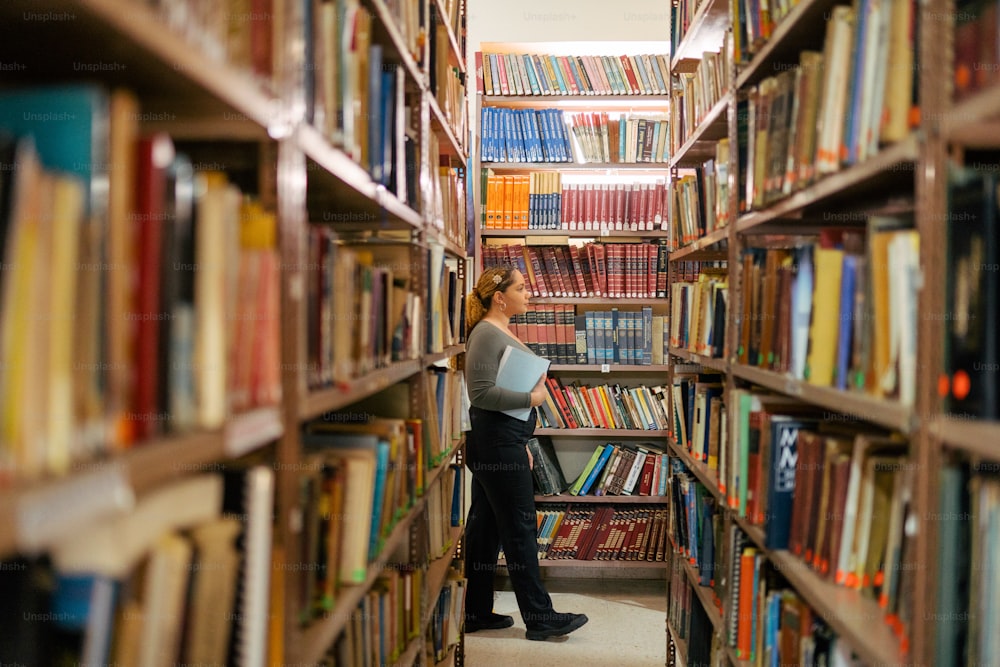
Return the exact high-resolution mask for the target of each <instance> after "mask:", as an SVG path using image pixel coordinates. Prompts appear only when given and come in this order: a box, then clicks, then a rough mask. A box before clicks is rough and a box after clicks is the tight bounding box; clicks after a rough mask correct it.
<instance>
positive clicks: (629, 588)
mask: <svg viewBox="0 0 1000 667" xmlns="http://www.w3.org/2000/svg"><path fill="white" fill-rule="evenodd" d="M546 586H547V587H548V589H549V593H550V594H551V595H552V602H553V605H554V606H555V608H556V610H557V611H567V612H573V613H578V614H579V613H583V614H586V615H587V616H588V617H589V618H590V621H589V622H588V623H587V625H585V626H583V627H582V628H580V629H579V630H577V631H576V632H574V633H572V634H570V635H567V636H566V637H559V638H557V639H549V640H547V641H528V640H527V639H525V638H524V622H523V621H522V620H521V615H520V614H519V613H518V611H517V601H516V600H515V599H514V593H513V592H511V591H510V588H509V586H508V587H507V588H506V589H505V590H502V591H501V592H500V593H499V595H498V597H497V600H496V602H495V603H494V605H493V610H494V611H495V612H497V613H498V614H510V615H512V616H513V617H514V627H512V628H506V629H504V630H489V631H482V632H477V633H475V634H471V635H466V637H465V664H466V665H468V666H469V667H561V666H563V665H565V666H567V667H569V666H572V667H580V666H581V665H587V666H589V665H595V666H596V665H601V666H602V667H603V666H605V665H628V666H629V667H662V666H663V665H664V664H666V604H667V599H666V582H665V581H663V580H659V581H657V580H641V579H640V580H628V579H605V580H601V579H549V580H548V581H546Z"/></svg>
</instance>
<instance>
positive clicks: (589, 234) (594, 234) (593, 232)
mask: <svg viewBox="0 0 1000 667" xmlns="http://www.w3.org/2000/svg"><path fill="white" fill-rule="evenodd" d="M480 236H482V237H483V238H490V237H498V238H500V237H510V236H566V237H570V238H585V239H595V238H606V237H611V238H629V239H635V238H644V239H653V238H667V237H668V236H670V232H668V231H665V230H660V229H657V230H655V231H648V232H637V231H632V230H617V229H615V230H611V229H482V230H480Z"/></svg>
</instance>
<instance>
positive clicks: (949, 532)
mask: <svg viewBox="0 0 1000 667" xmlns="http://www.w3.org/2000/svg"><path fill="white" fill-rule="evenodd" d="M997 469H998V464H997V462H996V461H995V460H994V461H981V462H977V463H973V464H971V465H970V464H969V463H963V462H959V461H949V462H947V463H946V464H945V465H944V466H943V467H942V469H941V470H940V471H939V473H938V484H939V486H938V488H939V495H938V505H937V507H936V508H934V511H933V514H932V515H931V516H929V517H928V520H931V521H936V522H937V524H938V528H937V534H938V544H940V545H941V546H940V548H939V550H938V557H937V571H936V572H934V573H933V574H932V576H935V578H936V580H937V585H936V587H935V595H936V598H937V600H936V601H937V604H936V607H935V609H934V611H935V613H936V616H935V617H934V620H935V632H934V642H935V644H934V645H935V664H942V665H946V664H949V663H951V664H954V663H961V662H963V661H965V662H966V664H973V665H975V664H979V665H991V664H994V663H996V662H997V660H1000V643H998V639H997V633H996V628H997V623H998V621H1000V614H998V612H1000V609H998V604H997V600H1000V578H998V577H997V559H996V555H997V548H998V547H1000V483H998V480H997V475H996V471H997Z"/></svg>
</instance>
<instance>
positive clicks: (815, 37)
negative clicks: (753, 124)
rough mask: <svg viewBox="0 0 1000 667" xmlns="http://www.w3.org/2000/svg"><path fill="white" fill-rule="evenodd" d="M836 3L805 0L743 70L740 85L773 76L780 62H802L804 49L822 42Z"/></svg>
mask: <svg viewBox="0 0 1000 667" xmlns="http://www.w3.org/2000/svg"><path fill="white" fill-rule="evenodd" d="M835 4H838V3H837V0H801V2H799V4H798V5H796V6H795V7H793V8H792V10H791V11H790V12H788V14H787V15H786V16H785V17H784V18H783V19H782V20H781V23H779V24H778V25H777V26H776V27H775V28H774V31H773V32H772V33H771V39H769V40H768V41H767V42H766V43H765V44H764V45H763V46H762V47H761V48H760V49H759V50H758V51H757V53H755V54H753V56H752V59H751V60H750V62H749V63H747V64H746V66H744V67H743V68H742V69H741V70H740V71H739V74H738V75H737V77H736V88H737V89H740V88H743V87H745V86H749V85H751V84H754V83H757V82H758V81H760V80H761V79H764V78H765V77H768V76H771V75H772V74H774V73H775V71H776V69H775V65H776V64H787V63H798V61H799V53H800V52H801V51H803V50H804V49H815V48H816V45H817V44H822V43H823V39H824V37H825V35H826V18H827V16H828V15H829V12H830V11H831V9H832V8H833V6H834V5H835ZM737 67H739V66H738V65H737Z"/></svg>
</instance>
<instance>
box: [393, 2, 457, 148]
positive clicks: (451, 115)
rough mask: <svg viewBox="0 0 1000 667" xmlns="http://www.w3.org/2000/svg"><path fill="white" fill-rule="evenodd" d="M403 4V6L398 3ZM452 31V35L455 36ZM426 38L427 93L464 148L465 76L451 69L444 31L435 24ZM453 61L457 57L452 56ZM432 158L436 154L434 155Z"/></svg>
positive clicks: (447, 42)
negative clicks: (434, 101) (428, 66)
mask: <svg viewBox="0 0 1000 667" xmlns="http://www.w3.org/2000/svg"><path fill="white" fill-rule="evenodd" d="M401 4H405V3H401ZM459 33H460V31H456V32H455V34H459ZM428 34H429V36H430V42H431V43H430V48H429V49H428V52H429V53H430V60H431V63H430V68H429V72H430V89H431V91H433V93H434V99H435V100H437V103H438V108H440V109H441V112H442V113H443V114H444V118H445V121H446V122H447V123H448V126H449V127H450V128H451V131H452V133H454V135H455V137H456V138H457V139H458V141H459V143H460V144H464V142H465V137H466V135H467V134H468V131H469V112H468V106H467V105H466V100H465V75H464V74H463V73H462V72H460V71H459V70H458V68H457V67H455V65H454V62H455V61H453V60H452V52H451V50H452V49H451V40H450V39H448V28H447V27H446V26H445V25H443V24H438V25H436V26H435V28H434V29H433V30H430V31H428ZM455 57H456V58H457V57H458V55H457V54H455ZM434 155H436V153H434Z"/></svg>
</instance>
